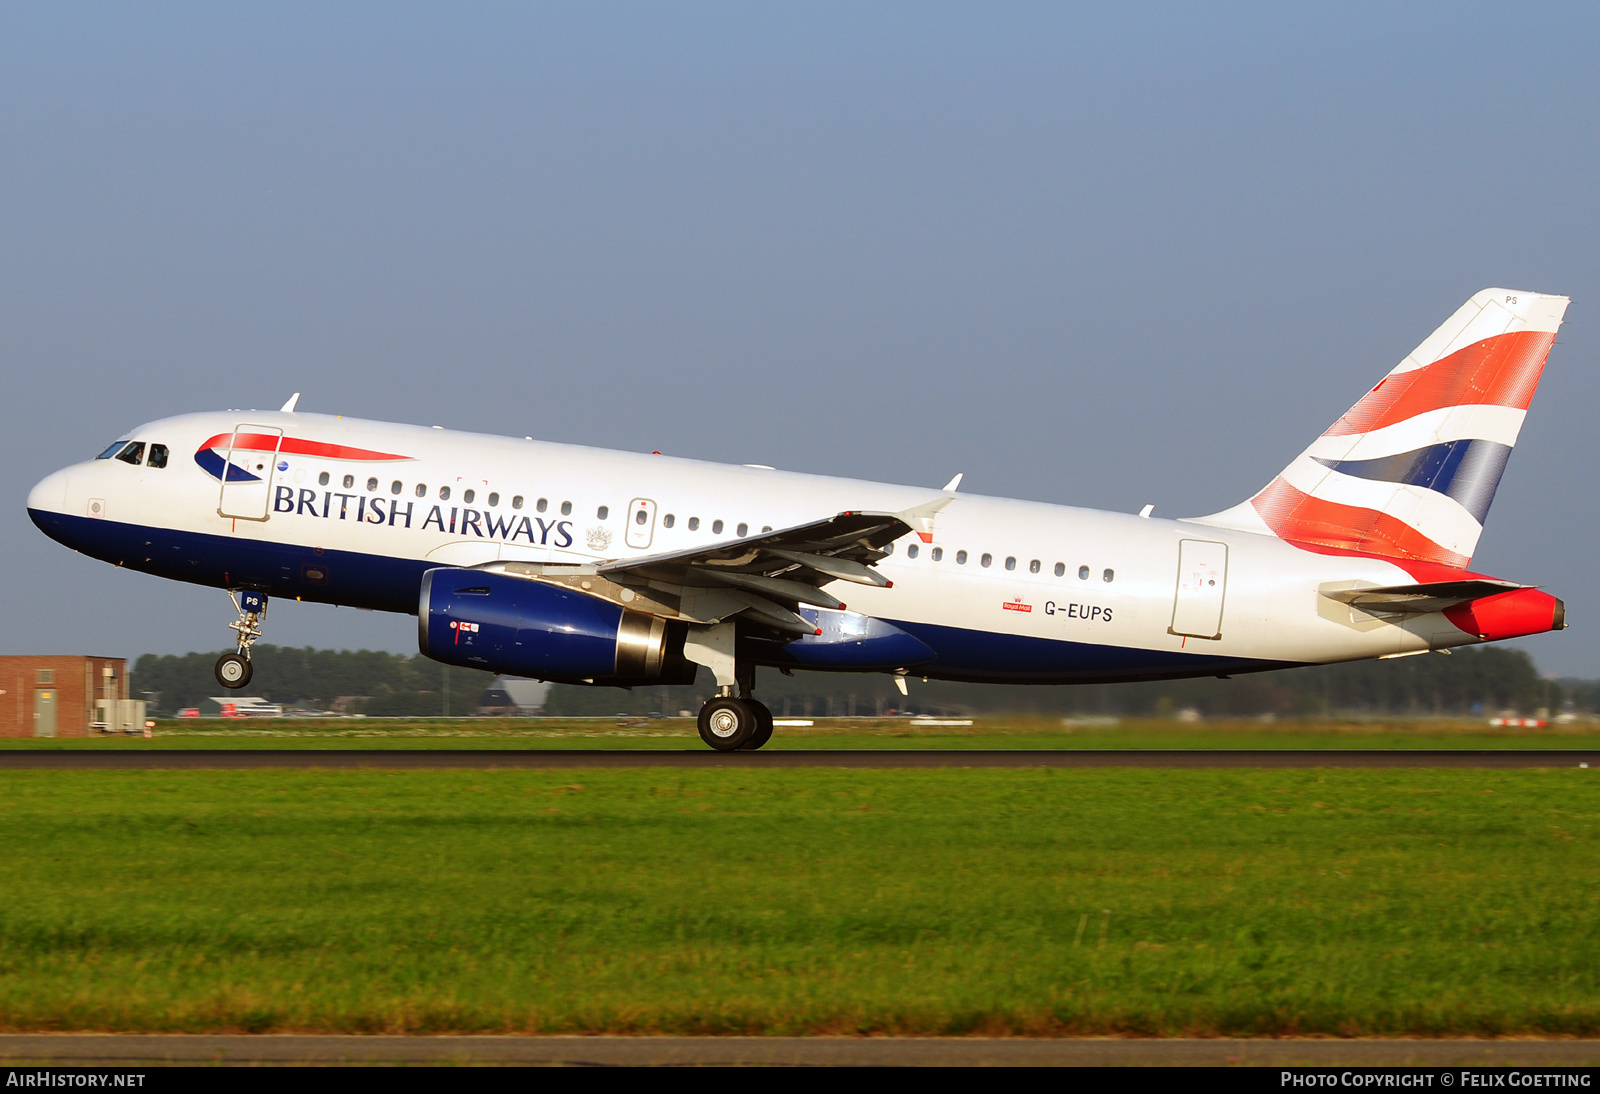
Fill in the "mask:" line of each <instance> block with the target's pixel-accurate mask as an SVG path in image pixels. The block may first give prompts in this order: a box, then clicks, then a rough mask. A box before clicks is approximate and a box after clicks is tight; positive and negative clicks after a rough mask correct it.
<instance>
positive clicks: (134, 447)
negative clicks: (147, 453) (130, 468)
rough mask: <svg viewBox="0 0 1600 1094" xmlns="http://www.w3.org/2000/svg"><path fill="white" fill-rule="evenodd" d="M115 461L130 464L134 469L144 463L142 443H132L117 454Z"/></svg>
mask: <svg viewBox="0 0 1600 1094" xmlns="http://www.w3.org/2000/svg"><path fill="white" fill-rule="evenodd" d="M117 459H119V460H121V461H122V462H123V463H131V464H133V465H134V466H135V467H137V466H139V464H141V463H143V462H144V442H143V441H133V442H132V443H130V444H129V445H128V447H126V448H124V449H123V450H122V451H121V452H118V453H117Z"/></svg>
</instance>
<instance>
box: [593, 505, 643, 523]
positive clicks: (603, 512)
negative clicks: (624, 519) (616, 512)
mask: <svg viewBox="0 0 1600 1094" xmlns="http://www.w3.org/2000/svg"><path fill="white" fill-rule="evenodd" d="M639 515H640V516H641V517H642V516H644V515H645V514H644V510H643V509H641V510H639ZM609 516H611V506H609V505H602V506H601V507H600V508H598V509H596V510H595V511H594V519H595V520H605V519H606V518H607V517H609ZM639 523H640V524H643V523H644V521H642V520H641V521H640V522H639Z"/></svg>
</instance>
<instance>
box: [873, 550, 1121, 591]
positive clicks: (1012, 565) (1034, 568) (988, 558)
mask: <svg viewBox="0 0 1600 1094" xmlns="http://www.w3.org/2000/svg"><path fill="white" fill-rule="evenodd" d="M921 547H922V545H921V544H918V543H913V544H911V545H910V546H908V547H907V548H906V557H907V558H916V557H917V555H918V554H920V553H921ZM892 549H893V548H892V545H891V552H892ZM928 557H929V558H931V559H933V561H935V562H942V561H943V560H944V548H943V547H934V548H931V549H930V550H929V551H928ZM966 564H967V552H965V551H957V552H956V565H957V566H965V565H966ZM978 565H979V566H982V567H983V568H984V569H988V568H989V567H990V566H993V565H994V556H993V555H991V554H988V553H987V552H986V553H984V554H982V555H979V556H978ZM1005 567H1006V569H1008V570H1015V569H1016V568H1017V560H1016V558H1015V557H1013V556H1011V555H1007V556H1006V561H1005ZM1041 569H1043V564H1042V563H1041V562H1040V561H1039V560H1038V559H1036V558H1035V559H1031V560H1029V562H1028V572H1029V573H1030V574H1036V573H1038V572H1039V571H1040V570H1041ZM1053 572H1054V573H1055V575H1056V576H1057V577H1066V576H1067V564H1066V563H1065V562H1058V563H1056V565H1055V569H1054V571H1053ZM1116 579H1117V571H1115V570H1112V569H1109V568H1108V569H1105V570H1102V571H1100V580H1101V581H1105V582H1112V581H1115V580H1116ZM1078 580H1079V581H1088V580H1089V567H1087V566H1079V567H1078Z"/></svg>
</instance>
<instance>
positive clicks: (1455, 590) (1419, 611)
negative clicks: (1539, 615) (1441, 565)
mask: <svg viewBox="0 0 1600 1094" xmlns="http://www.w3.org/2000/svg"><path fill="white" fill-rule="evenodd" d="M1525 587H1526V586H1523V585H1518V584H1517V583H1516V582H1514V581H1495V580H1493V579H1490V578H1481V577H1480V578H1471V579H1468V580H1464V581H1432V582H1425V583H1423V584H1421V585H1379V586H1368V587H1367V588H1364V589H1335V590H1331V591H1324V592H1323V594H1322V595H1323V596H1325V597H1327V598H1328V599H1330V600H1338V601H1340V602H1342V603H1345V604H1348V605H1350V606H1351V607H1352V608H1359V609H1360V610H1361V611H1364V612H1378V613H1388V614H1392V615H1428V614H1431V613H1433V612H1442V611H1444V610H1445V609H1446V608H1453V607H1455V606H1456V605H1457V604H1466V603H1468V602H1469V601H1473V600H1482V599H1483V598H1484V597H1486V596H1495V595H1497V594H1499V593H1509V592H1511V591H1513V590H1515V589H1521V588H1525Z"/></svg>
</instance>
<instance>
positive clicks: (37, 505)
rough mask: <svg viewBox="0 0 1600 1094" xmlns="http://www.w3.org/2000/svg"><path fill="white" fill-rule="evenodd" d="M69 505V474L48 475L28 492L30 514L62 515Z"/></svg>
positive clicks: (62, 472) (61, 472)
mask: <svg viewBox="0 0 1600 1094" xmlns="http://www.w3.org/2000/svg"><path fill="white" fill-rule="evenodd" d="M66 505H67V473H66V472H65V471H57V472H56V473H55V474H53V475H46V476H45V477H44V478H42V479H40V480H39V481H38V482H37V483H35V484H34V487H33V489H32V490H30V491H28V510H29V511H30V512H41V513H60V512H63V511H64V510H65V509H66Z"/></svg>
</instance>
